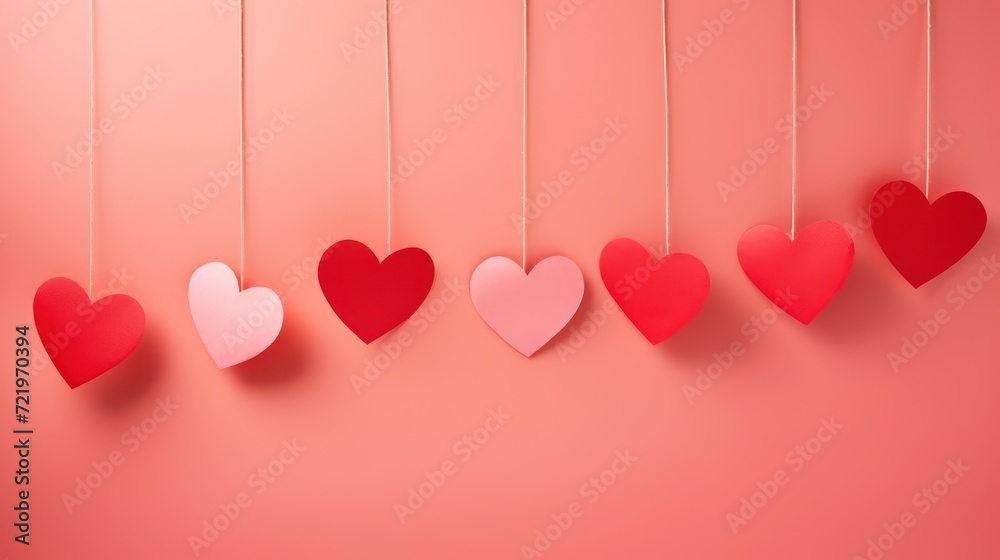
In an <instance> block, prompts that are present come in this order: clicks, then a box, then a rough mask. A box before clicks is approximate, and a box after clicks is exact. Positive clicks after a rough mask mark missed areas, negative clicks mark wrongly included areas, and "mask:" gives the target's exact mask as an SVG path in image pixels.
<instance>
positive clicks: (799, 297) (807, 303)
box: [736, 220, 854, 325]
mask: <svg viewBox="0 0 1000 560" xmlns="http://www.w3.org/2000/svg"><path fill="white" fill-rule="evenodd" d="M736 252H737V256H738V258H739V261H740V266H742V267H743V272H745V273H746V275H747V277H748V278H749V279H750V281H751V282H753V284H754V285H755V286H757V289H759V290H760V291H761V293H763V294H764V295H765V296H766V297H767V298H768V299H770V300H771V301H772V302H774V303H775V305H777V306H778V307H779V308H780V309H782V310H784V311H785V312H786V313H788V314H789V315H791V316H792V317H794V318H795V319H798V320H799V321H800V322H802V323H803V324H806V325H808V324H809V323H811V322H812V320H813V319H815V318H816V316H817V315H819V313H820V311H822V310H823V309H824V308H825V307H826V306H827V305H828V304H829V303H830V301H831V300H833V297H834V296H835V295H837V292H839V291H840V289H841V287H843V285H844V282H846V281H847V276H848V275H849V274H850V272H851V267H852V266H853V264H854V239H853V238H852V237H851V234H850V233H848V231H847V230H846V229H845V228H844V226H842V225H840V224H838V223H837V222H833V221H829V220H823V221H819V222H815V223H812V224H810V225H808V226H806V227H805V228H804V229H803V230H802V231H801V232H799V233H798V235H796V236H795V239H794V240H792V239H790V238H789V236H788V234H786V233H785V232H783V231H781V230H780V229H778V228H776V227H774V226H769V225H759V226H754V227H752V228H750V229H748V230H747V231H746V232H745V233H744V234H743V236H742V237H740V241H739V245H738V246H737V249H736Z"/></svg>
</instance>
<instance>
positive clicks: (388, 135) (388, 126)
mask: <svg viewBox="0 0 1000 560" xmlns="http://www.w3.org/2000/svg"><path fill="white" fill-rule="evenodd" d="M390 103H391V101H390V98H389V0H385V144H386V167H387V170H388V173H387V174H386V189H385V198H386V203H385V205H386V212H385V214H386V218H385V221H386V235H385V237H386V241H385V246H386V250H387V251H388V254H390V255H391V254H392V114H391V112H390Z"/></svg>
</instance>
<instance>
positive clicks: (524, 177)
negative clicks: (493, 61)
mask: <svg viewBox="0 0 1000 560" xmlns="http://www.w3.org/2000/svg"><path fill="white" fill-rule="evenodd" d="M521 39H522V44H521V269H522V270H525V271H527V270H528V268H527V267H528V224H527V215H528V158H527V153H528V0H524V11H523V13H522V14H521Z"/></svg>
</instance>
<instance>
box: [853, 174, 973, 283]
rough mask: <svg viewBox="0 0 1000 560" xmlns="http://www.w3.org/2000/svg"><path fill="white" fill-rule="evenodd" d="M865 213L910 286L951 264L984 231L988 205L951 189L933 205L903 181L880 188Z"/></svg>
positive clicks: (949, 266)
mask: <svg viewBox="0 0 1000 560" xmlns="http://www.w3.org/2000/svg"><path fill="white" fill-rule="evenodd" d="M869 214H870V216H871V219H872V231H873V232H874V233H875V239H876V240H878V244H879V246H880V247H882V251H883V252H884V253H885V256H886V257H888V258H889V262H891V263H892V266H894V267H896V270H898V271H899V273H900V274H902V275H903V278H906V281H907V282H909V283H910V284H911V285H912V286H913V287H914V288H918V287H920V286H921V285H923V284H924V283H925V282H927V281H928V280H930V279H932V278H934V277H935V276H937V275H939V274H941V273H942V272H944V271H946V270H948V269H949V268H951V267H952V266H954V264H955V263H957V262H958V261H959V260H961V259H962V257H964V256H965V255H966V254H967V253H968V252H969V251H971V250H972V248H973V247H975V245H976V243H978V242H979V239H980V238H981V237H982V236H983V232H985V231H986V208H984V207H983V203H982V202H980V201H979V199H978V198H976V197H975V196H973V195H971V194H969V193H967V192H961V191H958V192H951V193H948V194H946V195H944V196H942V197H941V198H939V199H937V200H936V201H934V204H931V203H930V201H928V200H927V197H926V196H924V193H923V191H921V190H920V189H919V188H917V187H916V186H915V185H913V184H911V183H908V182H906V181H893V182H892V183H888V184H886V185H885V186H883V187H882V188H881V189H879V190H878V192H877V193H875V197H874V198H872V204H871V208H870V209H869Z"/></svg>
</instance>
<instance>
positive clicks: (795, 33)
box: [791, 0, 799, 239]
mask: <svg viewBox="0 0 1000 560" xmlns="http://www.w3.org/2000/svg"><path fill="white" fill-rule="evenodd" d="M798 57H799V6H798V0H792V228H791V238H792V239H795V183H796V180H797V179H798V172H797V170H796V168H795V160H796V154H795V152H796V145H797V142H796V133H797V131H798V128H799V123H798V114H797V112H796V109H797V107H796V103H797V100H798V97H799V90H798V85H799V76H798Z"/></svg>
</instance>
